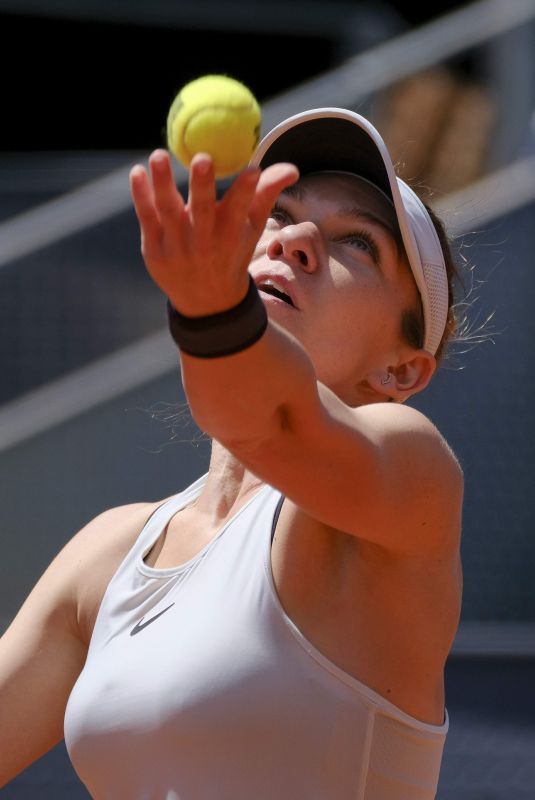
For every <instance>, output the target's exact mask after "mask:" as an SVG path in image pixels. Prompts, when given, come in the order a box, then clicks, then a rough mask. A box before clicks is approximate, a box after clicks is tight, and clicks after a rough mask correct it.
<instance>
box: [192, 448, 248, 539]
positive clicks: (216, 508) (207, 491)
mask: <svg viewBox="0 0 535 800" xmlns="http://www.w3.org/2000/svg"><path fill="white" fill-rule="evenodd" d="M262 486H263V481H262V480H260V478H257V477H256V475H253V473H252V472H249V470H248V469H246V468H245V467H244V466H243V464H242V463H241V462H240V461H238V459H237V458H236V457H235V456H233V455H232V453H230V452H229V451H228V450H227V449H226V448H225V447H223V445H222V444H220V443H219V442H217V441H216V440H215V439H214V440H212V452H211V455H210V466H209V468H208V476H207V479H206V483H205V485H204V487H203V490H202V492H201V494H200V495H199V498H198V500H197V502H196V503H195V506H196V508H197V510H198V511H199V512H201V513H203V514H206V515H207V516H209V517H210V518H211V519H212V521H213V523H214V524H218V523H219V522H221V521H223V520H224V519H225V518H226V517H228V516H231V515H232V514H234V513H235V512H236V511H237V510H238V508H239V507H240V506H241V505H242V504H243V503H244V502H245V500H247V499H249V498H250V497H251V495H252V494H254V493H255V492H256V491H257V490H258V489H260V488H261V487H262Z"/></svg>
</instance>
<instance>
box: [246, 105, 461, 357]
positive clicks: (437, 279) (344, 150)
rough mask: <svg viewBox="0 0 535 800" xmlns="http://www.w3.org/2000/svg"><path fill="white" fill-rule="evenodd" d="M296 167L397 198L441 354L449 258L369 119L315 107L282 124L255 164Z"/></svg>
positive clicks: (432, 341)
mask: <svg viewBox="0 0 535 800" xmlns="http://www.w3.org/2000/svg"><path fill="white" fill-rule="evenodd" d="M279 161H289V162H291V163H292V164H295V165H296V166H297V168H298V169H299V171H300V173H301V174H302V175H306V174H307V173H310V172H319V171H322V170H323V171H325V170H328V171H342V172H350V173H352V174H354V175H358V176H360V177H362V178H365V179H366V180H368V181H370V182H371V183H373V184H374V185H375V186H377V187H378V188H379V189H380V190H381V191H382V192H383V193H384V194H386V196H387V197H388V198H389V199H390V198H391V199H392V202H393V204H394V208H395V210H396V215H397V219H398V224H399V230H400V233H401V238H402V240H403V245H404V247H405V252H406V254H407V259H408V261H409V264H410V267H411V270H412V273H413V275H414V280H415V281H416V286H417V287H418V290H419V292H420V296H421V299H422V308H423V315H424V326H425V337H424V349H425V350H428V351H429V352H430V353H432V354H433V355H434V354H435V353H436V351H437V349H438V346H439V344H440V341H441V339H442V336H443V334H444V328H445V326H446V320H447V316H448V276H447V272H446V266H445V263H444V254H443V252H442V247H441V245H440V241H439V238H438V235H437V232H436V230H435V226H434V225H433V222H432V220H431V217H430V216H429V214H428V213H427V210H426V208H425V206H424V204H423V203H422V201H421V200H420V198H419V197H418V196H417V195H416V193H415V192H414V191H413V190H412V189H411V188H410V186H408V185H407V184H406V183H405V182H404V181H402V180H401V178H398V177H397V176H396V173H395V172H394V166H393V164H392V160H391V158H390V155H389V153H388V150H387V149H386V145H385V143H384V141H383V140H382V138H381V136H380V135H379V133H378V132H377V131H376V130H375V128H374V127H373V125H371V123H369V122H368V120H367V119H365V118H364V117H361V116H360V114H356V113H355V112H354V111H348V110H347V109H344V108H315V109H312V110H310V111H304V112H302V113H301V114H296V115H295V116H293V117H289V118H288V119H286V120H284V121H283V122H281V123H280V124H279V125H277V126H276V127H275V128H273V130H272V131H270V132H269V133H268V134H267V135H266V136H265V137H264V138H263V139H262V141H261V142H260V144H259V145H258V147H257V149H256V151H255V153H254V154H253V157H252V159H251V164H253V165H255V166H261V167H263V168H265V167H268V166H269V165H270V164H275V163H277V162H279Z"/></svg>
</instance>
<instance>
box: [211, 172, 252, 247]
mask: <svg viewBox="0 0 535 800" xmlns="http://www.w3.org/2000/svg"><path fill="white" fill-rule="evenodd" d="M259 179H260V170H259V169H258V168H257V167H248V168H247V169H245V170H243V172H240V174H239V175H238V177H237V178H235V180H234V181H233V183H232V184H231V185H230V187H229V188H228V189H227V191H226V193H225V195H224V197H223V198H222V200H221V202H220V204H219V211H220V229H221V233H222V235H224V237H225V239H226V240H227V241H229V242H232V243H233V244H234V246H236V242H237V241H239V240H240V239H241V238H242V236H243V226H244V222H247V221H248V219H249V213H250V210H251V204H252V202H253V199H254V196H255V192H256V188H257V186H258V181H259Z"/></svg>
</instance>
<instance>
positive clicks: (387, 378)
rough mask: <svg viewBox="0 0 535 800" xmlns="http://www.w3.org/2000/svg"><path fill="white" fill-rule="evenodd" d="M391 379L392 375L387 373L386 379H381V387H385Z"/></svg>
mask: <svg viewBox="0 0 535 800" xmlns="http://www.w3.org/2000/svg"><path fill="white" fill-rule="evenodd" d="M391 378H392V373H391V372H387V373H386V378H381V384H382V386H385V385H386V384H387V383H390V379H391Z"/></svg>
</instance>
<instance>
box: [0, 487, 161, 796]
mask: <svg viewBox="0 0 535 800" xmlns="http://www.w3.org/2000/svg"><path fill="white" fill-rule="evenodd" d="M141 506H143V507H145V506H146V504H144V503H143V504H132V505H130V506H121V507H118V508H113V509H109V510H107V511H105V512H103V513H102V514H100V515H98V516H97V517H95V518H94V519H93V520H91V522H89V523H88V525H86V526H85V527H84V528H82V530H81V531H79V532H78V533H77V534H76V535H75V536H74V537H73V538H72V539H71V540H70V542H68V544H67V545H66V546H65V547H64V548H63V549H62V550H61V552H60V553H59V554H58V555H57V556H56V558H55V559H54V560H53V561H52V563H51V564H50V566H49V567H48V568H47V569H46V571H45V572H44V573H43V575H42V576H41V578H40V579H39V581H38V582H37V584H36V585H35V586H34V588H33V589H32V591H31V593H30V594H29V595H28V597H27V599H26V600H25V602H24V604H23V605H22V607H21V608H20V611H19V612H18V614H17V616H16V617H15V619H14V620H13V622H12V623H11V625H10V626H9V628H8V629H7V631H6V632H5V633H4V635H3V636H2V637H1V639H0V753H2V758H1V759H0V786H2V785H4V784H5V783H6V782H8V781H10V780H11V779H12V778H14V777H15V775H17V774H18V773H19V772H20V771H21V770H22V769H24V768H25V767H26V766H28V765H29V764H31V763H32V762H33V761H35V760H36V759H37V758H39V757H40V756H41V755H43V754H44V753H46V752H47V751H48V750H49V749H50V748H51V747H53V746H54V745H55V744H57V742H59V741H60V740H61V739H62V738H63V718H64V713H65V707H66V704H67V700H68V697H69V694H70V692H71V690H72V687H73V686H74V684H75V682H76V680H77V678H78V675H79V674H80V672H81V670H82V668H83V665H84V663H85V658H86V655H87V644H88V643H87V637H86V635H85V631H84V630H83V623H82V621H81V620H82V619H83V617H84V613H85V612H84V608H83V603H81V600H80V598H81V597H83V593H84V591H85V587H86V586H89V585H92V586H93V589H92V591H93V592H94V593H97V594H100V596H102V593H103V591H104V589H105V586H103V582H102V580H101V579H99V576H98V565H99V564H100V565H101V576H100V577H101V578H103V579H104V580H105V577H106V575H107V574H108V573H110V572H111V574H113V570H114V569H115V568H116V567H117V566H118V559H120V558H121V557H122V555H124V553H125V552H126V550H127V549H128V545H129V544H130V543H131V540H132V536H133V535H135V529H136V528H138V527H139V521H137V520H138V518H139V515H140V511H141V508H140V507H141ZM134 520H136V522H135V524H133V523H134ZM89 565H92V566H94V567H96V568H97V575H96V577H97V579H96V581H93V577H94V575H95V573H93V574H91V573H89V572H88V571H87V568H88V566H89ZM84 574H85V575H86V576H87V575H89V574H91V578H92V579H91V582H89V581H88V580H87V578H86V580H85V581H84V580H83V576H84ZM111 574H110V575H109V577H108V580H109V578H111ZM95 597H96V594H95ZM86 599H87V598H86Z"/></svg>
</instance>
